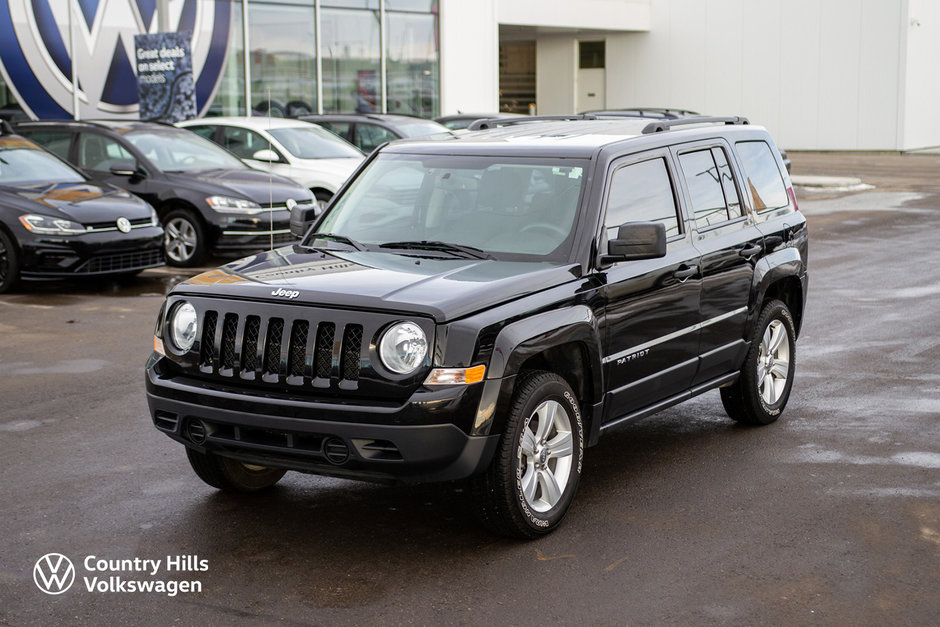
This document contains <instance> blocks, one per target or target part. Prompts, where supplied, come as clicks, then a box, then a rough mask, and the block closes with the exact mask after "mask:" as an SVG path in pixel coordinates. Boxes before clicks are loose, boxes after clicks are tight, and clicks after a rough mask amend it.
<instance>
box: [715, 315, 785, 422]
mask: <svg viewBox="0 0 940 627" xmlns="http://www.w3.org/2000/svg"><path fill="white" fill-rule="evenodd" d="M795 371H796V325H794V324H793V316H792V315H791V314H790V310H789V309H788V308H787V306H786V305H785V304H784V303H782V302H781V301H779V300H772V301H770V302H768V303H767V304H766V305H764V309H763V310H762V311H761V314H760V316H759V317H758V319H757V324H756V325H755V326H754V333H753V335H752V337H751V347H750V349H748V352H747V357H745V359H744V366H743V367H742V368H741V376H740V377H738V380H737V381H736V382H735V383H734V384H732V385H730V386H728V387H724V388H721V402H722V404H723V405H724V406H725V411H726V412H728V416H730V417H731V418H732V419H733V420H736V421H738V422H742V423H745V424H751V425H767V424H770V423H772V422H773V421H775V420H776V419H777V418H778V417H779V416H780V414H781V413H782V412H783V408H784V407H785V406H786V404H787V400H788V399H789V398H790V389H791V387H792V386H793V375H794V373H795Z"/></svg>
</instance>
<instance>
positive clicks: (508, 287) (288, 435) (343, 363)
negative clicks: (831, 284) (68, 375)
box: [146, 118, 807, 537]
mask: <svg viewBox="0 0 940 627" xmlns="http://www.w3.org/2000/svg"><path fill="white" fill-rule="evenodd" d="M300 213H301V212H300V211H297V212H295V214H297V215H296V216H295V217H296V220H293V221H292V222H293V223H294V225H295V226H296V227H298V228H299V227H301V225H302V221H303V218H304V216H303V215H300ZM806 261H807V231H806V223H805V219H804V218H803V216H802V214H800V213H799V212H798V210H797V206H796V200H795V198H794V195H793V192H792V190H791V187H790V183H789V177H788V175H787V173H786V170H785V169H784V168H783V164H782V163H781V161H780V155H779V152H778V151H777V150H776V148H775V146H774V144H773V141H772V140H771V138H770V136H769V135H768V133H767V132H766V131H765V130H764V129H762V128H760V127H755V126H751V125H748V124H747V121H746V120H744V119H743V118H699V119H696V120H694V121H688V120H664V121H655V122H651V121H649V120H642V119H632V120H631V119H616V120H593V121H592V120H579V121H556V122H531V123H527V124H519V125H513V126H507V127H504V128H496V129H491V130H485V131H480V132H477V133H471V134H466V135H462V136H460V137H457V138H454V139H451V140H445V141H433V142H431V141H428V142H421V141H413V142H396V143H392V144H389V145H387V146H385V147H384V148H382V149H380V150H378V151H377V152H376V153H374V154H373V155H371V157H370V158H369V160H368V162H367V164H366V165H365V167H364V168H363V169H361V170H360V171H359V172H358V173H357V175H355V177H354V178H353V179H351V180H350V181H349V182H348V183H347V186H346V187H345V188H344V189H343V190H341V191H340V192H339V193H338V194H337V197H336V198H335V200H334V202H333V203H332V205H331V206H330V208H329V209H328V210H327V211H326V212H325V213H324V214H323V215H322V216H320V217H318V218H317V219H316V221H315V222H314V223H313V226H312V228H311V229H310V230H309V232H308V233H307V234H306V237H305V238H304V240H303V242H302V244H300V245H295V246H292V247H288V248H282V249H279V250H276V251H273V252H270V253H265V254H261V255H257V256H255V257H252V258H248V259H245V260H242V261H239V262H235V263H232V264H229V265H227V266H223V267H221V268H219V269H217V270H213V271H211V272H208V273H206V274H202V275H200V276H198V277H195V278H194V279H192V280H190V281H187V282H185V283H182V284H180V285H178V286H176V287H175V288H174V289H173V290H172V292H171V293H170V294H169V295H168V297H167V299H166V302H165V304H164V306H163V308H162V310H161V311H160V314H159V317H158V320H157V325H156V331H155V338H154V349H155V350H154V353H153V355H152V356H151V358H150V360H149V362H148V364H147V374H146V382H147V396H148V402H149V405H150V411H151V414H152V418H153V422H154V425H155V426H156V428H157V429H159V430H161V431H163V432H165V433H166V434H167V435H169V436H170V437H172V438H173V439H175V440H177V441H179V442H181V443H182V444H184V445H185V446H186V450H187V454H188V456H189V461H190V463H191V465H192V467H193V469H194V470H195V471H196V473H197V474H198V475H199V477H201V478H202V479H203V480H204V481H205V482H206V483H208V484H210V485H212V486H215V487H217V488H220V489H223V490H236V491H253V490H259V489H263V488H266V487H269V486H271V485H273V484H274V483H275V482H276V481H278V480H279V479H280V478H281V476H283V474H284V472H285V471H286V470H299V471H302V472H309V473H318V474H325V475H337V476H343V477H352V478H359V479H368V480H379V481H382V480H391V481H402V482H420V481H440V480H453V479H461V478H469V479H470V482H471V484H472V487H473V490H472V493H473V494H474V497H475V501H476V503H477V505H478V507H477V509H478V512H479V514H480V517H481V519H482V520H483V522H484V523H485V524H487V525H488V526H489V527H491V528H493V529H495V530H497V531H499V532H502V533H505V534H508V535H514V536H519V537H536V536H539V535H542V534H545V533H548V532H550V531H551V530H553V529H554V528H555V527H557V526H558V524H559V523H560V522H561V520H562V518H563V517H564V515H565V512H566V510H567V509H568V507H569V505H570V503H571V501H572V498H573V497H574V494H575V491H576V489H577V486H578V480H579V478H580V475H581V472H582V469H583V467H584V457H585V448H586V447H589V446H591V445H593V444H594V443H596V442H597V441H598V438H600V436H601V435H602V434H604V433H605V432H607V431H608V430H610V429H613V428H615V427H617V426H619V425H622V424H624V423H626V422H628V421H630V420H632V419H635V418H640V417H643V416H647V415H649V414H651V413H654V412H656V411H658V410H661V409H663V408H665V407H668V406H670V405H674V404H676V403H679V402H681V401H684V400H686V399H688V398H691V397H693V396H695V395H698V394H701V393H703V392H706V391H708V390H711V389H715V388H720V391H721V400H722V402H723V404H724V407H725V409H726V410H727V412H728V415H729V416H730V417H731V418H732V419H734V420H737V421H740V422H743V423H748V424H756V425H763V424H768V423H771V422H773V421H774V420H776V419H777V417H778V416H779V415H780V413H781V412H782V411H783V408H784V406H785V405H786V403H787V399H788V397H789V395H790V389H791V386H792V384H793V378H794V373H795V357H796V344H795V341H796V338H797V333H798V332H799V329H800V323H801V319H802V316H803V310H804V302H805V299H806V287H807V271H806Z"/></svg>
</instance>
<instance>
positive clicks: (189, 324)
mask: <svg viewBox="0 0 940 627" xmlns="http://www.w3.org/2000/svg"><path fill="white" fill-rule="evenodd" d="M167 326H168V327H169V331H170V340H171V341H172V342H173V347H174V348H176V350H178V351H179V352H181V353H185V352H186V351H188V350H189V349H191V348H192V347H193V344H194V343H195V342H196V308H195V307H193V306H192V305H190V304H189V303H187V302H186V301H183V302H181V303H180V304H178V305H177V306H176V307H174V308H173V313H172V314H170V323H169V325H167Z"/></svg>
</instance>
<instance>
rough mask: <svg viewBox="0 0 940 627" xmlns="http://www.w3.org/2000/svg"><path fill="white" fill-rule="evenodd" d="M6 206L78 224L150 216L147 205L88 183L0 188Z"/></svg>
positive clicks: (129, 196)
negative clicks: (65, 219)
mask: <svg viewBox="0 0 940 627" xmlns="http://www.w3.org/2000/svg"><path fill="white" fill-rule="evenodd" d="M4 196H5V197H6V202H5V203H4V204H6V205H7V206H14V207H17V208H18V209H19V210H20V211H22V212H23V213H38V214H41V215H45V216H51V217H57V218H58V217H61V218H67V219H69V220H72V221H74V222H78V223H80V224H92V223H97V222H110V221H111V220H117V219H118V218H127V219H128V220H137V219H140V218H147V217H150V205H148V204H147V203H146V202H144V201H143V200H141V199H139V198H137V197H136V196H134V195H132V194H129V193H128V192H126V191H124V190H122V189H118V188H116V187H112V186H110V185H99V184H96V183H90V182H80V183H52V184H48V183H46V184H39V185H23V186H18V187H10V186H6V185H4V186H0V197H4Z"/></svg>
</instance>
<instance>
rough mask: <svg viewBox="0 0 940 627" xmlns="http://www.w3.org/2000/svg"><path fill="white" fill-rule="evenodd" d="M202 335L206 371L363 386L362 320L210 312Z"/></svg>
mask: <svg viewBox="0 0 940 627" xmlns="http://www.w3.org/2000/svg"><path fill="white" fill-rule="evenodd" d="M220 319H221V325H220ZM338 326H339V328H338V329H337V327H338ZM201 338H202V341H201V343H200V347H199V371H200V372H202V373H203V374H212V375H219V376H222V377H233V378H239V379H242V380H247V381H258V382H262V383H287V384H288V385H310V386H312V387H315V388H330V387H334V386H336V387H338V388H340V389H344V390H355V389H357V382H358V381H359V377H360V369H361V367H362V366H361V364H362V359H363V356H362V349H363V346H362V344H363V327H362V325H361V324H344V325H337V323H335V322H332V321H324V320H307V319H303V318H295V319H290V318H288V317H286V316H285V317H280V316H271V317H260V316H256V315H248V316H245V315H239V314H237V313H230V312H219V311H215V310H208V311H206V312H205V313H204V314H203V316H202V334H201ZM337 340H339V341H337ZM367 348H368V346H367Z"/></svg>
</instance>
